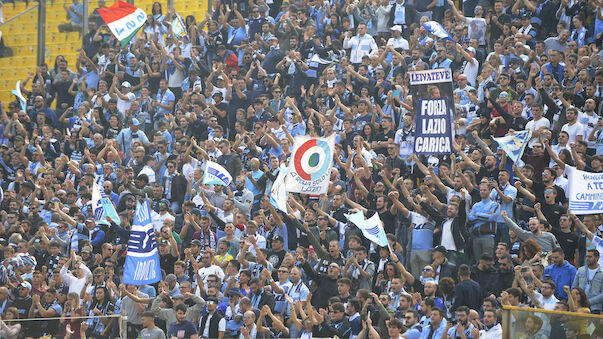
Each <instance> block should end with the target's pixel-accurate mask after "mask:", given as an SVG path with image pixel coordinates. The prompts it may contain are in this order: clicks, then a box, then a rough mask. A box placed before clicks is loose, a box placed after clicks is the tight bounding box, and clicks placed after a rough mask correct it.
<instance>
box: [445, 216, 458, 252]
mask: <svg viewBox="0 0 603 339" xmlns="http://www.w3.org/2000/svg"><path fill="white" fill-rule="evenodd" d="M452 221H453V219H448V220H446V221H444V224H443V225H442V246H444V247H445V248H446V249H447V250H448V251H456V244H455V243H454V237H453V235H452Z"/></svg>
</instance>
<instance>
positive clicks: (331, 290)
mask: <svg viewBox="0 0 603 339" xmlns="http://www.w3.org/2000/svg"><path fill="white" fill-rule="evenodd" d="M302 268H303V269H304V272H306V274H307V275H308V278H310V279H312V280H314V282H316V285H317V286H318V288H317V289H316V291H314V294H313V295H312V300H311V302H312V305H314V307H315V308H316V309H320V308H324V309H326V308H328V307H329V298H330V297H332V296H335V295H338V294H339V292H338V290H337V279H331V278H330V277H329V276H328V275H326V274H319V273H316V272H314V270H313V269H312V267H311V266H310V264H308V263H307V262H305V263H304V264H303V265H302Z"/></svg>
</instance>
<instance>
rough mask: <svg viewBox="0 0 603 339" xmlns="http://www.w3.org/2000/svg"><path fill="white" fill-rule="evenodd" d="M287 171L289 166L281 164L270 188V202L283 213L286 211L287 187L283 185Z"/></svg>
mask: <svg viewBox="0 0 603 339" xmlns="http://www.w3.org/2000/svg"><path fill="white" fill-rule="evenodd" d="M287 173H289V168H288V167H287V166H285V164H281V166H280V169H279V172H278V175H277V176H276V179H275V180H274V183H273V184H272V188H271V189H270V204H271V205H272V206H274V208H276V209H278V210H281V211H282V212H283V213H287V188H286V185H285V177H286V176H287Z"/></svg>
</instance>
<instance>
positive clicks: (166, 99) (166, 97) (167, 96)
mask: <svg viewBox="0 0 603 339" xmlns="http://www.w3.org/2000/svg"><path fill="white" fill-rule="evenodd" d="M156 99H157V101H158V102H159V103H160V104H162V105H167V104H169V103H170V102H174V101H175V100H176V97H175V96H174V93H172V91H170V90H169V89H166V90H165V93H163V94H161V90H159V91H158V92H157V97H156ZM170 113H172V112H171V111H170V110H168V109H166V108H163V107H159V106H157V112H156V113H155V117H163V116H164V115H166V114H170Z"/></svg>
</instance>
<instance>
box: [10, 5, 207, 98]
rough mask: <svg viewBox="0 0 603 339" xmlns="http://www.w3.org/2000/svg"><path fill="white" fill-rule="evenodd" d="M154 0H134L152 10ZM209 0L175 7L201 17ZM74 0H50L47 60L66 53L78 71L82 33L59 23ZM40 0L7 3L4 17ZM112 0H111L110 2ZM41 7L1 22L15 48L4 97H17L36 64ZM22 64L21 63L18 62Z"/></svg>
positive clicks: (70, 66)
mask: <svg viewBox="0 0 603 339" xmlns="http://www.w3.org/2000/svg"><path fill="white" fill-rule="evenodd" d="M154 2H155V1H154V0H141V1H137V0H134V6H136V7H138V8H141V9H143V10H144V11H145V12H146V13H151V9H152V7H153V3H154ZM208 2H209V1H208V0H197V1H190V2H185V1H175V4H174V7H175V10H176V12H177V13H178V14H180V16H182V17H183V18H185V17H186V16H187V15H194V16H195V17H197V20H198V21H200V20H201V19H202V18H203V17H204V16H205V11H206V10H207V6H208ZM71 3H72V2H71V1H70V0H68V1H65V0H55V1H53V2H51V1H48V3H47V8H46V51H45V56H46V63H47V64H48V65H49V67H52V65H53V64H54V60H55V58H56V56H57V55H59V54H60V55H63V56H65V58H66V59H67V62H68V64H69V68H70V69H71V70H72V71H75V62H76V58H77V55H78V52H77V50H78V49H79V48H81V39H82V37H81V36H80V34H78V33H77V32H70V33H61V32H59V28H58V26H59V24H61V23H64V22H67V19H66V14H65V10H64V9H63V6H64V5H67V6H69V5H70V4H71ZM160 3H161V5H162V11H163V13H164V14H165V13H167V0H164V1H160ZM36 4H37V3H36V2H30V3H29V6H25V3H24V2H16V3H15V8H13V5H12V3H8V4H4V7H3V13H4V19H5V21H7V20H8V19H10V18H13V17H15V16H17V15H18V14H19V13H23V12H24V11H26V10H27V9H28V8H31V7H32V6H36ZM111 4H112V3H110V2H107V6H110V5H111ZM95 8H96V2H94V1H92V2H90V8H89V13H92V11H94V9H95ZM37 18H38V11H37V9H33V10H30V11H29V12H28V13H25V14H23V15H21V16H20V17H18V18H16V19H14V20H13V21H11V22H9V23H7V24H5V25H2V26H0V31H2V32H3V34H2V35H3V37H4V41H5V44H6V45H7V46H8V47H10V48H11V49H12V50H13V56H12V57H9V58H0V100H2V101H8V100H13V99H14V98H11V94H10V92H11V91H12V90H13V89H14V88H15V84H16V82H17V81H18V80H23V79H25V78H26V77H27V74H28V73H29V72H30V71H32V70H34V69H35V67H36V51H37V30H38V24H37ZM16 65H18V66H16Z"/></svg>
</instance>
